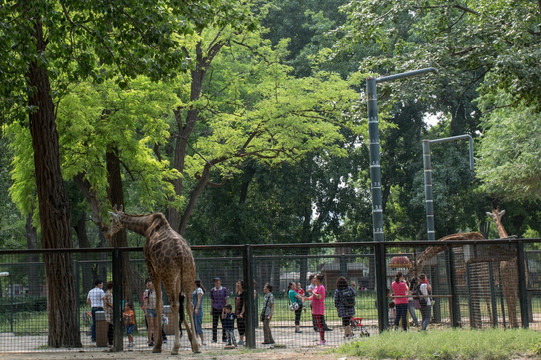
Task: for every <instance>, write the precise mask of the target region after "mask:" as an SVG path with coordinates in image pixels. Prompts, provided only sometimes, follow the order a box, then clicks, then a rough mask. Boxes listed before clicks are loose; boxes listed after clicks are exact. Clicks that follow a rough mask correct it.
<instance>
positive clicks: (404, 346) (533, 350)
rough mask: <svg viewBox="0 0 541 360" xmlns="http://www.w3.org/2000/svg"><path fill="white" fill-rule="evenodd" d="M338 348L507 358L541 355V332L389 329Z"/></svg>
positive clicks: (392, 354)
mask: <svg viewBox="0 0 541 360" xmlns="http://www.w3.org/2000/svg"><path fill="white" fill-rule="evenodd" d="M335 352H336V353H339V354H345V355H350V356H358V357H361V358H364V359H419V360H425V359H430V360H433V359H479V360H504V359H511V358H513V357H517V356H525V355H530V356H536V355H541V334H540V333H539V332H538V331H533V330H523V329H517V330H498V329H489V330H482V331H477V330H460V329H455V330H452V329H450V330H441V331H439V330H438V331H428V332H401V331H400V332H396V331H386V332H384V333H382V334H381V335H379V336H374V337H371V338H369V339H363V340H361V341H355V342H350V343H348V344H344V345H342V346H341V347H340V348H338V349H337V350H336V351H335Z"/></svg>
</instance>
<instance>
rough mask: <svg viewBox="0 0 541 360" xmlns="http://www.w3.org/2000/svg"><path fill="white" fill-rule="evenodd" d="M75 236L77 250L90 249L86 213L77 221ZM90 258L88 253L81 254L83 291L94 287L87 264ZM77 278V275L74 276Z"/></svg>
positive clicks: (89, 267)
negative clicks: (77, 245)
mask: <svg viewBox="0 0 541 360" xmlns="http://www.w3.org/2000/svg"><path fill="white" fill-rule="evenodd" d="M74 229H75V234H77V239H78V240H79V248H80V249H88V248H90V241H89V240H88V235H87V233H86V213H85V212H83V213H81V217H80V218H79V220H77V223H76V224H75V227H74ZM90 258H91V256H90V253H86V252H85V253H82V254H81V260H83V261H85V262H84V263H82V264H81V266H80V269H81V274H82V279H83V280H82V281H83V282H82V285H83V286H82V288H83V289H84V290H85V291H89V290H90V289H92V288H93V287H94V279H93V276H92V271H90V270H91V266H90V264H89V263H88V262H86V261H88V260H90ZM76 275H77V276H79V274H76Z"/></svg>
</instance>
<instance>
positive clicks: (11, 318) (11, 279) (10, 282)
mask: <svg viewBox="0 0 541 360" xmlns="http://www.w3.org/2000/svg"><path fill="white" fill-rule="evenodd" d="M9 286H10V288H11V289H10V293H11V296H10V303H9V308H10V318H9V324H10V326H11V333H12V334H13V275H11V273H10V274H9Z"/></svg>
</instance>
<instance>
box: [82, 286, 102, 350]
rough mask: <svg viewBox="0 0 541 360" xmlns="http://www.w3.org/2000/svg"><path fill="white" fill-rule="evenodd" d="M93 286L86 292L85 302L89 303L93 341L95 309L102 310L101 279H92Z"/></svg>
mask: <svg viewBox="0 0 541 360" xmlns="http://www.w3.org/2000/svg"><path fill="white" fill-rule="evenodd" d="M94 286H95V287H94V288H93V289H92V290H90V291H89V292H88V296H87V297H86V303H87V304H88V305H90V308H91V313H92V325H91V326H90V338H91V340H92V341H93V342H96V311H103V298H104V297H105V292H104V291H103V290H102V288H103V281H101V280H99V279H98V280H96V281H94Z"/></svg>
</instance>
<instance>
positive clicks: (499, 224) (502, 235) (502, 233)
mask: <svg viewBox="0 0 541 360" xmlns="http://www.w3.org/2000/svg"><path fill="white" fill-rule="evenodd" d="M496 227H497V228H498V234H499V235H500V238H501V239H505V238H508V237H509V235H507V231H505V228H504V227H503V225H502V221H501V220H496Z"/></svg>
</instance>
